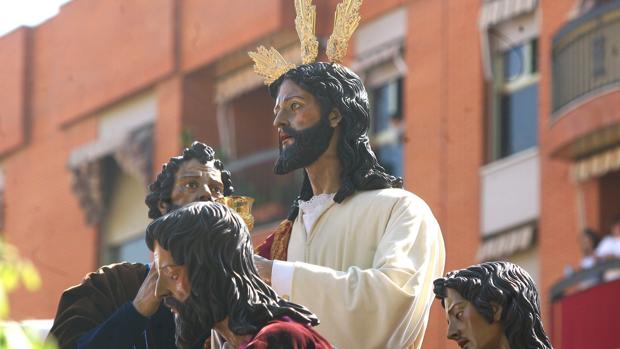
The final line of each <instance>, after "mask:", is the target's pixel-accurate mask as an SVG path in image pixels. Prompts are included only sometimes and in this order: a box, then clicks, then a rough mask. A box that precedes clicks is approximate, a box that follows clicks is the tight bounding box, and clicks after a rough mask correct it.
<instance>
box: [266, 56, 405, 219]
mask: <svg viewBox="0 0 620 349" xmlns="http://www.w3.org/2000/svg"><path fill="white" fill-rule="evenodd" d="M285 80H291V81H292V82H294V83H296V84H297V85H299V86H300V87H301V88H303V89H304V90H306V91H308V92H309V93H311V94H312V95H313V96H314V97H315V98H316V99H317V101H318V103H319V106H320V108H321V112H322V115H327V114H328V113H327V112H329V111H330V110H332V109H333V108H336V109H338V111H339V112H340V114H341V115H342V120H341V122H340V125H341V127H340V140H339V143H338V158H339V159H340V163H341V164H342V173H341V175H340V179H341V187H340V189H339V190H338V192H337V193H336V195H335V196H334V201H335V202H337V203H341V202H342V201H343V200H344V199H346V198H347V197H348V196H350V195H352V194H353V193H354V192H355V191H356V190H374V189H383V188H402V186H403V180H402V178H400V177H394V176H392V175H390V174H388V173H386V172H385V169H384V168H383V167H381V165H379V163H378V162H377V158H376V157H375V154H374V153H373V152H372V150H371V149H370V144H369V140H368V127H369V124H370V109H369V104H368V94H367V93H366V88H365V87H364V84H363V83H362V80H361V79H360V78H359V77H358V76H357V75H356V74H355V73H354V72H352V71H351V70H349V69H348V68H346V67H343V66H342V65H339V64H335V63H325V62H316V63H311V64H302V65H300V66H298V67H295V68H293V69H291V70H289V71H288V72H286V73H285V74H284V75H282V76H281V77H279V78H278V79H277V80H276V81H274V82H273V83H272V84H271V85H269V93H270V94H271V96H272V97H273V98H274V99H275V98H276V97H277V95H278V90H279V89H280V86H281V85H282V83H283V82H284V81H285ZM326 111H327V112H326ZM312 195H313V193H312V187H311V186H310V181H309V179H308V176H307V175H306V174H305V172H304V181H303V184H302V188H301V192H300V196H299V198H297V200H295V203H294V204H293V211H292V212H291V215H290V217H289V218H290V219H294V218H295V217H296V216H297V213H298V209H297V205H298V202H299V199H301V200H309V199H310V198H311V197H312Z"/></svg>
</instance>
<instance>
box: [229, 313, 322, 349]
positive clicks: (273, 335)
mask: <svg viewBox="0 0 620 349" xmlns="http://www.w3.org/2000/svg"><path fill="white" fill-rule="evenodd" d="M312 348H313V349H331V348H332V346H331V344H329V342H328V341H327V340H326V339H325V338H323V337H322V336H321V335H320V334H319V333H318V332H316V331H315V330H314V329H313V328H312V327H311V326H310V325H304V324H300V323H298V322H295V321H293V320H291V319H289V318H288V317H285V318H283V319H281V320H274V321H271V322H269V323H268V324H267V325H266V326H265V327H263V328H262V329H261V330H260V331H259V332H258V333H257V334H256V336H254V338H252V340H251V341H250V342H249V343H248V344H247V345H246V346H243V345H242V346H241V349H312Z"/></svg>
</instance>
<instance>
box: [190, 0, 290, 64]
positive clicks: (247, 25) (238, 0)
mask: <svg viewBox="0 0 620 349" xmlns="http://www.w3.org/2000/svg"><path fill="white" fill-rule="evenodd" d="M284 1H285V0H261V1H246V0H209V1H204V0H186V1H183V2H182V5H181V22H180V26H181V28H180V30H181V38H180V40H181V42H180V51H181V57H182V58H181V62H182V63H181V64H182V67H183V69H184V70H192V69H195V68H198V67H200V66H202V65H204V64H206V63H209V62H212V61H214V60H215V59H216V58H218V57H221V56H222V55H224V54H227V53H230V52H233V51H236V50H238V49H239V48H240V47H242V46H245V45H248V44H251V43H252V42H254V41H255V40H258V39H261V38H263V37H266V36H267V35H268V34H270V33H272V32H275V31H276V30H277V29H279V28H280V26H281V25H282V23H283V21H282V16H283V11H282V6H283V2H284ZM286 24H287V25H290V26H292V21H289V22H288V23H286ZM253 48H254V47H253V46H252V47H251V49H253Z"/></svg>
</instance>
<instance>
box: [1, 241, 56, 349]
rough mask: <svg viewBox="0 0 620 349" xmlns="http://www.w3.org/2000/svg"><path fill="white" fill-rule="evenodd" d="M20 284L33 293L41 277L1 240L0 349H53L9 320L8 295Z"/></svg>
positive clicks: (53, 344)
mask: <svg viewBox="0 0 620 349" xmlns="http://www.w3.org/2000/svg"><path fill="white" fill-rule="evenodd" d="M20 283H21V284H22V285H23V286H24V287H25V288H26V289H27V290H28V291H30V292H33V291H36V290H38V289H39V288H40V287H41V276H40V275H39V272H38V271H37V269H36V268H35V266H34V265H33V264H32V262H30V261H28V260H26V259H23V258H22V257H20V255H19V252H18V251H17V248H15V246H13V245H11V244H9V243H7V242H5V241H4V240H2V239H0V322H1V324H0V349H5V348H7V349H8V348H23V349H56V348H58V346H57V345H56V343H53V342H49V341H47V342H43V341H41V340H40V339H39V338H38V337H37V336H36V334H35V333H34V332H33V331H32V329H29V328H25V327H23V326H21V325H20V324H18V323H16V322H11V321H7V320H8V318H9V310H10V309H9V297H8V294H9V293H10V292H12V291H13V290H15V288H17V286H18V285H19V284H20Z"/></svg>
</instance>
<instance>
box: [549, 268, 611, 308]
mask: <svg viewBox="0 0 620 349" xmlns="http://www.w3.org/2000/svg"><path fill="white" fill-rule="evenodd" d="M615 269H620V259H616V260H611V261H607V262H604V263H599V264H597V265H595V266H593V267H592V268H588V269H584V270H580V271H578V272H575V273H573V274H571V275H570V276H568V277H567V278H565V279H563V280H561V281H559V282H558V283H556V284H555V285H553V287H551V301H552V302H555V301H558V300H559V299H561V298H562V297H564V296H565V295H566V294H567V293H570V291H571V290H573V289H574V288H575V287H578V286H579V285H580V284H582V283H584V282H590V281H592V280H594V281H595V283H593V284H592V285H590V286H591V287H594V286H596V285H597V284H601V283H604V282H605V281H604V278H603V275H604V274H605V273H606V272H607V271H611V270H615Z"/></svg>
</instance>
